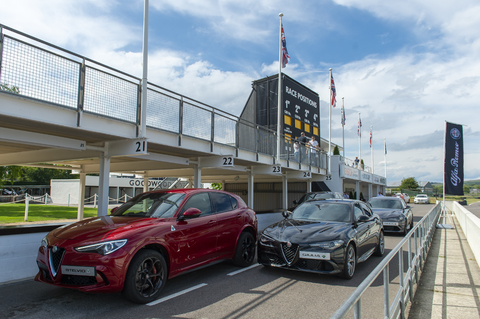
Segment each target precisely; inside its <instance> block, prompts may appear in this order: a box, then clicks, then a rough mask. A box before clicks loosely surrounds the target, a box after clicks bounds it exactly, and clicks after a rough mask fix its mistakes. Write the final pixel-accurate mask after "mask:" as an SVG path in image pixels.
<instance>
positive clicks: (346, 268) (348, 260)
mask: <svg viewBox="0 0 480 319" xmlns="http://www.w3.org/2000/svg"><path fill="white" fill-rule="evenodd" d="M356 266H357V256H356V253H355V248H354V247H353V245H352V244H350V245H348V246H347V250H346V253H345V263H344V264H343V273H342V277H343V278H345V279H352V277H353V275H354V274H355V268H356Z"/></svg>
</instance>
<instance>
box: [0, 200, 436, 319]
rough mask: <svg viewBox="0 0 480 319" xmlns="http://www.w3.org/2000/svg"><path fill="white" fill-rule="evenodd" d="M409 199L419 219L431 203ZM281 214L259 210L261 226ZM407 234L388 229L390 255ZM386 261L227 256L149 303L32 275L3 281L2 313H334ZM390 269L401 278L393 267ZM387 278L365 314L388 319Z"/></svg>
mask: <svg viewBox="0 0 480 319" xmlns="http://www.w3.org/2000/svg"><path fill="white" fill-rule="evenodd" d="M410 205H411V206H412V208H413V213H414V221H415V222H417V221H419V220H420V219H421V218H422V217H423V216H424V215H425V214H426V213H427V212H428V211H429V210H430V209H431V208H432V205H416V204H410ZM278 218H281V215H280V214H279V213H276V214H267V215H262V214H261V215H259V225H260V228H264V227H265V226H266V225H268V224H270V223H271V222H272V220H274V219H278ZM402 238H403V237H402V236H399V235H390V234H387V235H386V236H385V247H386V251H385V253H386V254H388V253H389V251H390V250H391V249H392V248H394V247H395V246H396V245H397V244H398V242H400V240H401V239H402ZM380 260H381V258H378V257H374V256H372V257H371V258H370V259H369V260H367V261H366V262H365V263H361V264H358V265H357V270H356V274H355V276H354V278H353V279H352V280H344V279H341V278H338V277H335V276H322V275H317V274H311V273H303V272H295V271H288V270H284V269H270V268H268V269H267V268H265V267H263V266H257V265H255V266H253V267H249V268H245V269H240V268H237V267H235V266H233V265H232V264H231V263H230V262H228V261H226V262H222V263H218V264H216V265H213V266H210V267H207V268H204V269H200V270H196V271H193V272H190V273H187V274H184V275H182V276H179V277H176V278H173V279H172V280H169V281H168V283H167V286H166V287H165V290H164V292H163V294H162V296H161V298H160V299H159V300H161V302H157V303H155V304H151V305H136V304H132V303H130V302H128V301H126V300H125V299H123V297H122V296H121V295H120V294H92V293H81V292H78V291H75V290H70V289H62V288H57V287H53V286H50V285H45V284H42V283H38V282H34V281H33V280H27V281H21V282H17V283H10V284H5V285H2V286H0V296H2V297H1V298H0V309H2V311H1V312H0V318H49V317H53V318H63V317H68V318H87V317H88V318H279V317H282V318H311V317H320V318H328V317H329V316H331V315H332V314H333V313H334V312H335V310H336V309H337V308H338V307H340V305H341V304H342V303H343V302H344V300H345V299H346V298H347V297H348V296H349V295H350V294H351V293H352V292H353V290H354V289H355V288H356V287H357V286H358V284H359V283H360V282H361V281H362V280H363V279H364V278H365V277H366V276H367V275H368V274H369V273H370V271H371V270H372V269H374V268H375V266H376V265H377V264H378V263H379V262H380ZM32 262H35V261H34V260H32ZM394 265H395V263H394ZM390 272H391V278H395V277H396V276H398V269H395V267H391V269H390ZM392 282H395V279H393V280H392ZM381 284H382V280H381V278H379V279H377V281H376V282H375V283H374V285H373V287H372V288H371V291H370V292H369V293H368V294H367V296H366V297H365V298H364V300H363V301H362V303H363V309H364V310H363V311H364V312H363V315H364V316H365V318H383V286H382V285H381ZM392 286H394V285H392ZM352 317H353V316H352Z"/></svg>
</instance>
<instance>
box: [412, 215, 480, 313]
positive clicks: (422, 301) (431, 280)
mask: <svg viewBox="0 0 480 319" xmlns="http://www.w3.org/2000/svg"><path fill="white" fill-rule="evenodd" d="M450 217H451V218H450V220H448V219H447V220H446V223H447V224H451V225H452V226H453V229H437V230H436V231H435V235H434V237H433V241H432V246H431V248H430V251H429V253H428V257H427V260H426V262H425V266H424V269H423V272H422V275H421V279H420V282H419V285H418V287H417V290H416V293H415V297H414V301H413V304H412V305H411V308H410V311H409V316H408V318H409V319H426V318H444V319H446V318H455V319H456V318H462V319H470V318H472V319H473V318H480V299H479V292H480V267H479V266H478V264H477V261H476V259H475V256H474V254H473V252H472V249H471V248H470V245H469V243H468V242H467V239H466V237H465V234H464V232H463V230H462V228H461V227H460V224H459V222H458V220H457V218H456V217H455V215H452V216H450Z"/></svg>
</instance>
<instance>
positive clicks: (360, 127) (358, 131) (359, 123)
mask: <svg viewBox="0 0 480 319" xmlns="http://www.w3.org/2000/svg"><path fill="white" fill-rule="evenodd" d="M357 135H358V136H360V137H362V120H361V119H360V117H359V118H358V128H357Z"/></svg>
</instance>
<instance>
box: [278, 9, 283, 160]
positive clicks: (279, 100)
mask: <svg viewBox="0 0 480 319" xmlns="http://www.w3.org/2000/svg"><path fill="white" fill-rule="evenodd" d="M278 16H279V17H280V32H279V37H278V91H277V98H278V100H277V113H278V114H277V164H279V163H280V147H281V143H280V138H281V137H280V135H281V133H282V132H281V123H282V105H281V104H282V17H283V13H279V14H278Z"/></svg>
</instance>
